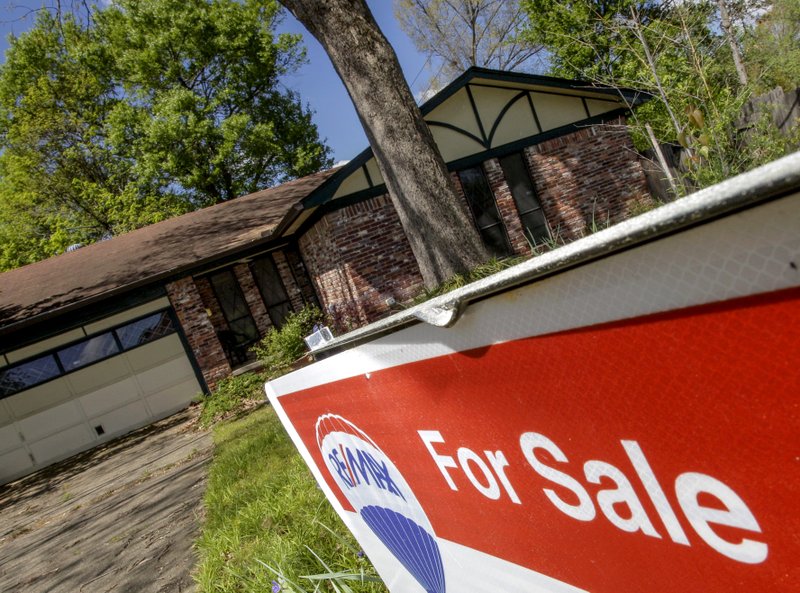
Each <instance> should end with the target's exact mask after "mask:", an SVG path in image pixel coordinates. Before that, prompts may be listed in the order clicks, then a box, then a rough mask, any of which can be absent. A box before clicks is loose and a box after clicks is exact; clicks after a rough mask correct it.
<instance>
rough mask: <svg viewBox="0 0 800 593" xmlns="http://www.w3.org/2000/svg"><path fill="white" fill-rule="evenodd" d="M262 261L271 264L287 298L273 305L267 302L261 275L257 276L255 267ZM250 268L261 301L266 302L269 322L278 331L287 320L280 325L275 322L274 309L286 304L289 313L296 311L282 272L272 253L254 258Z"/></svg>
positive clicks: (265, 306) (249, 265)
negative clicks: (260, 278)
mask: <svg viewBox="0 0 800 593" xmlns="http://www.w3.org/2000/svg"><path fill="white" fill-rule="evenodd" d="M260 261H267V262H269V264H270V266H272V269H273V270H275V278H276V279H277V280H278V286H279V287H280V289H281V290H282V291H283V295H284V296H285V297H286V298H284V299H283V300H281V301H279V302H277V303H275V304H272V305H270V304H269V303H268V302H267V296H266V295H265V294H264V287H263V286H261V283H260V282H259V275H258V274H256V270H255V266H256V264H257V263H258V262H260ZM248 267H249V268H250V273H251V274H252V275H253V282H254V284H255V285H256V289H258V293H259V294H260V295H261V300H262V301H263V302H264V308H265V309H266V310H267V315H268V316H269V320H270V321H271V322H272V325H273V327H275V328H276V329H280V328H281V326H283V323H284V321H285V319H286V318H285V317H284V318H283V319H282V320H281V322H280V323H277V322H276V321H275V317H273V315H272V309H275V308H276V307H278V306H280V305H283V304H286V305H288V309H289V313H291V312H293V311H294V306H293V305H292V299H291V297H290V296H289V291H288V290H287V288H286V284H285V283H284V281H283V278H282V277H281V272H280V270H279V269H278V264H277V263H276V262H275V258H274V257H272V253H265V254H263V255H262V256H260V257H257V258H254V259H253V260H252V261H250V262H249V264H248Z"/></svg>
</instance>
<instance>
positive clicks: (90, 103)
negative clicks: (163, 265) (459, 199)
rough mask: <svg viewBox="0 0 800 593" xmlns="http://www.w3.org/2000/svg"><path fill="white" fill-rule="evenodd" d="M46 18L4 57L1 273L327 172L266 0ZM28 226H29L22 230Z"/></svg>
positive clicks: (295, 51) (200, 0)
mask: <svg viewBox="0 0 800 593" xmlns="http://www.w3.org/2000/svg"><path fill="white" fill-rule="evenodd" d="M91 17H92V18H91V19H88V20H87V22H90V23H91V26H88V27H87V26H84V25H83V24H82V23H79V22H76V21H75V20H74V19H73V18H71V17H69V16H65V17H64V18H63V19H62V20H61V21H58V20H56V18H55V17H54V16H52V15H50V14H48V13H47V12H46V11H43V12H41V13H40V16H39V19H38V20H37V23H36V26H35V27H34V28H33V29H32V30H31V31H29V32H27V33H26V34H24V35H22V36H20V38H18V39H16V40H14V41H13V42H12V46H11V48H10V50H9V51H8V54H7V60H6V62H5V64H3V65H2V66H0V201H1V202H0V242H2V245H3V249H2V251H0V269H8V268H10V267H14V266H16V265H19V263H27V262H30V261H35V260H37V259H41V258H43V257H47V256H49V255H53V254H56V253H59V252H61V251H62V250H63V248H64V247H66V245H69V244H72V243H88V242H92V241H96V240H98V239H100V238H101V237H103V236H106V235H108V234H118V233H121V232H125V231H128V230H131V229H134V228H138V227H140V226H144V225H146V224H150V223H152V222H155V221H158V220H163V219H164V218H168V217H170V216H174V215H176V214H180V213H183V212H186V211H188V210H191V209H194V208H197V207H201V206H205V205H209V204H213V203H216V202H220V201H223V200H228V199H232V198H235V197H237V196H240V195H243V194H247V193H251V192H254V191H257V190H260V189H263V188H265V187H269V186H271V185H274V184H276V183H280V182H282V181H284V180H286V179H289V178H292V177H296V176H302V175H306V174H309V173H313V172H315V171H318V170H319V169H321V168H325V167H327V166H330V164H331V160H330V156H329V151H328V149H327V148H326V147H325V146H324V145H323V144H322V143H321V142H320V140H319V136H318V133H317V129H316V126H314V124H313V123H312V121H311V113H310V111H309V110H308V109H307V108H305V107H303V105H302V103H301V102H300V100H299V98H298V97H297V96H296V95H294V94H293V93H291V92H289V91H286V90H284V89H283V88H282V87H281V86H280V84H279V80H280V76H282V75H283V74H285V73H287V72H291V71H292V70H293V69H295V68H296V67H297V66H298V65H299V64H301V63H302V62H303V60H304V59H305V54H304V50H303V49H302V47H301V46H300V38H299V37H298V36H296V35H280V36H277V37H276V36H275V35H274V34H273V29H274V27H275V25H276V24H277V22H278V19H279V17H280V9H279V6H278V4H277V3H276V2H275V1H273V0H243V1H236V0H187V1H185V2H173V1H171V0H120V1H119V2H115V3H112V4H110V5H109V6H108V7H107V8H105V9H94V11H93V12H92V13H91ZM20 229H25V231H24V232H23V231H20Z"/></svg>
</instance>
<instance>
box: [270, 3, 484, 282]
mask: <svg viewBox="0 0 800 593" xmlns="http://www.w3.org/2000/svg"><path fill="white" fill-rule="evenodd" d="M280 1H281V3H282V4H283V5H284V6H286V7H287V8H288V9H289V10H290V11H291V12H292V13H293V14H294V15H295V17H297V19H298V20H299V21H300V22H301V23H303V25H304V26H305V27H306V29H308V30H309V32H311V34H312V35H314V37H316V38H317V40H319V42H320V43H321V44H322V46H323V47H324V48H325V51H327V53H328V56H330V59H331V61H332V62H333V65H334V68H336V71H337V72H338V74H339V77H340V78H341V79H342V81H343V82H344V85H345V87H346V88H347V91H348V93H350V98H351V99H352V100H353V103H354V104H355V107H356V111H357V112H358V115H359V118H360V119H361V123H362V125H363V126H364V130H365V131H366V134H367V138H368V139H369V143H370V145H371V146H372V152H373V153H374V154H375V159H376V160H377V163H378V167H380V170H381V174H382V175H383V178H384V180H385V181H386V187H387V189H388V190H389V195H390V197H391V199H392V202H393V203H394V206H395V209H396V210H397V213H398V215H399V216H400V222H401V223H402V225H403V229H404V230H405V232H406V235H407V236H408V240H409V243H410V244H411V249H412V251H413V252H414V255H415V257H416V258H417V262H418V264H419V267H420V271H421V272H422V277H423V279H424V281H425V284H426V285H427V286H428V287H433V286H435V285H437V284H440V283H441V282H443V281H444V280H446V279H448V278H450V277H451V276H453V275H454V274H457V273H463V272H466V271H467V270H469V269H471V268H473V267H475V266H476V265H477V264H479V263H481V262H482V261H485V259H486V257H487V254H486V249H485V248H484V246H483V243H482V241H481V238H480V235H479V234H478V231H477V229H476V228H475V226H474V225H473V224H472V221H471V217H470V215H469V212H468V211H467V207H466V205H465V204H464V203H463V202H462V201H461V200H460V199H459V197H458V196H457V194H456V193H455V189H454V188H453V184H452V180H451V179H450V176H449V174H448V172H447V167H446V166H445V164H444V161H443V160H442V157H441V155H440V154H439V151H438V149H437V148H436V144H435V142H434V140H433V136H432V135H431V132H430V130H429V129H428V125H427V124H426V123H425V121H424V120H423V119H422V114H421V113H420V110H419V108H418V107H417V105H416V103H415V102H414V98H413V97H412V96H411V91H410V90H409V88H408V84H406V81H405V78H403V72H402V70H401V69H400V64H399V62H398V61H397V56H396V55H395V53H394V50H393V49H392V47H391V45H389V42H388V41H387V40H386V38H385V37H384V36H383V33H382V32H381V30H380V29H379V28H378V25H377V23H376V22H375V19H374V18H373V16H372V13H371V12H370V10H369V8H368V7H367V5H366V2H365V1H364V0H280Z"/></svg>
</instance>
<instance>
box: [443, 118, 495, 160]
mask: <svg viewBox="0 0 800 593" xmlns="http://www.w3.org/2000/svg"><path fill="white" fill-rule="evenodd" d="M431 133H432V134H433V139H434V140H436V145H437V146H438V147H439V152H441V153H442V157H443V158H444V160H445V162H449V161H454V160H456V159H460V158H463V157H466V156H469V155H471V154H475V153H477V152H483V151H484V150H486V149H485V148H484V147H483V145H481V144H480V143H478V142H476V141H475V140H473V139H472V138H470V137H469V136H465V135H464V134H462V133H460V132H458V131H456V130H451V129H450V128H443V127H442V126H431Z"/></svg>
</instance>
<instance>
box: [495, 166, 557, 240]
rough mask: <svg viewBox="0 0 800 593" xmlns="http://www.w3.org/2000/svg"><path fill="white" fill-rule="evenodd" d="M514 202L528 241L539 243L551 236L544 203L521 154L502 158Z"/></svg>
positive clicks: (504, 172) (504, 173)
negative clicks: (543, 208) (537, 193)
mask: <svg viewBox="0 0 800 593" xmlns="http://www.w3.org/2000/svg"><path fill="white" fill-rule="evenodd" d="M500 166H501V167H502V168H503V175H505V178H506V182H507V183H508V187H509V188H510V189H511V195H512V196H513V197H514V203H516V205H517V211H518V212H519V218H520V222H521V223H522V228H523V229H524V231H525V236H526V237H527V239H528V241H530V242H531V243H533V244H539V243H541V242H543V241H545V240H547V239H549V238H550V230H549V229H548V227H547V219H546V218H545V216H544V212H543V211H542V205H541V204H540V203H539V199H538V198H537V197H536V191H535V190H534V188H533V183H532V182H531V178H530V175H528V170H527V169H526V167H525V161H523V159H522V155H521V154H512V155H510V156H507V157H505V158H503V159H500Z"/></svg>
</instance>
